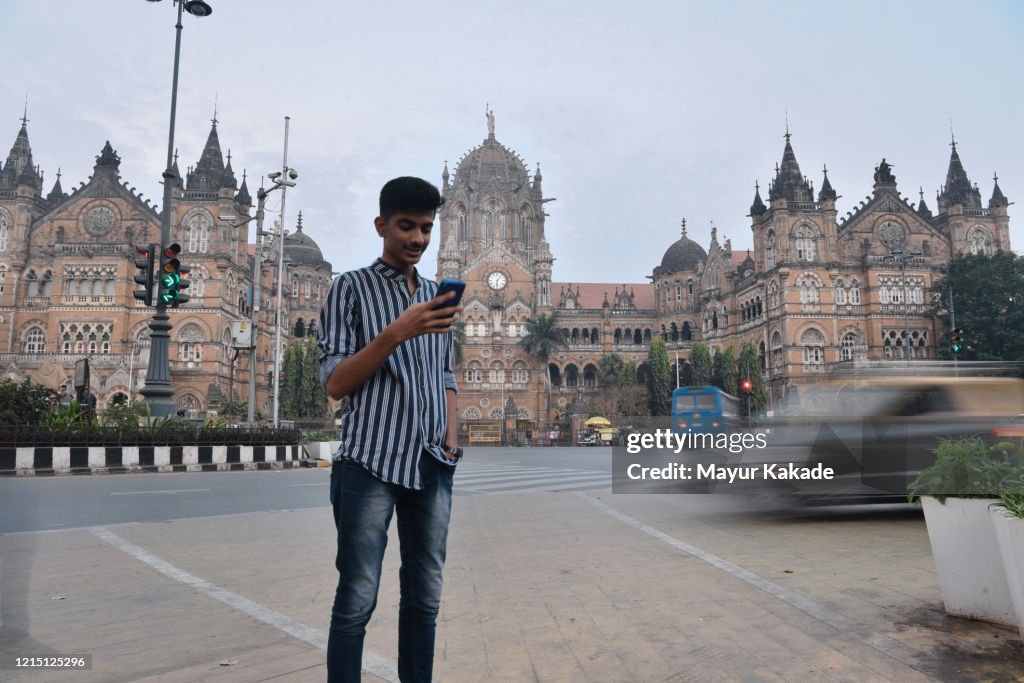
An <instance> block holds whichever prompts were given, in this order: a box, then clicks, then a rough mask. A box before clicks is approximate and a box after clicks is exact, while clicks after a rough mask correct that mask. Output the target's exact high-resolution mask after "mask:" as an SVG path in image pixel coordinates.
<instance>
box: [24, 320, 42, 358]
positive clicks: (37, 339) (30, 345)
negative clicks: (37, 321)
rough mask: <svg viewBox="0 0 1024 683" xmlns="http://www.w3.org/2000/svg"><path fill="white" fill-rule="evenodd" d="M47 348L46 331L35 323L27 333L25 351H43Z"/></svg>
mask: <svg viewBox="0 0 1024 683" xmlns="http://www.w3.org/2000/svg"><path fill="white" fill-rule="evenodd" d="M45 350H46V332H45V331H44V330H43V328H42V327H40V326H38V325H35V326H33V327H30V328H29V329H28V332H26V333H25V353H42V352H43V351H45Z"/></svg>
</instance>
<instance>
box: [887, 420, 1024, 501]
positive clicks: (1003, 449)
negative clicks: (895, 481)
mask: <svg viewBox="0 0 1024 683" xmlns="http://www.w3.org/2000/svg"><path fill="white" fill-rule="evenodd" d="M1016 450H1017V449H1016V447H1015V446H1014V445H1013V444H1012V443H1009V442H1005V441H1004V442H1000V443H997V444H995V445H989V444H988V443H987V442H986V441H985V440H984V439H982V438H981V437H977V436H964V437H959V438H956V439H943V440H942V441H940V442H939V447H938V448H936V449H935V464H934V465H932V466H931V467H927V468H925V469H923V470H921V472H920V474H918V475H917V479H915V480H914V481H913V482H911V484H910V485H909V486H908V487H907V488H908V490H909V491H910V496H909V499H910V500H911V502H913V501H915V500H917V499H918V498H920V497H921V496H931V497H933V498H935V499H936V500H938V501H939V502H940V503H945V502H946V498H948V497H954V498H996V497H998V496H999V495H1000V493H1001V492H1002V491H1003V490H1004V489H1003V484H1004V482H1006V481H1007V480H1008V479H1009V478H1011V477H1012V476H1013V475H1014V474H1015V473H1016V472H1018V471H1019V470H1018V469H1017V467H1016V465H1017V459H1018V458H1017V457H1016ZM1022 492H1024V491H1022Z"/></svg>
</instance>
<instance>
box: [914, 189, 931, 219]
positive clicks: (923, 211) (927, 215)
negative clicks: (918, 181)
mask: <svg viewBox="0 0 1024 683" xmlns="http://www.w3.org/2000/svg"><path fill="white" fill-rule="evenodd" d="M918 192H919V193H920V195H921V199H920V200H918V202H917V215H918V216H920V217H921V218H924V219H925V220H930V219H931V217H932V211H931V209H929V208H928V205H927V204H925V203H924V188H923V187H918Z"/></svg>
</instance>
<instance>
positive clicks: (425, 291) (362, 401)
mask: <svg viewBox="0 0 1024 683" xmlns="http://www.w3.org/2000/svg"><path fill="white" fill-rule="evenodd" d="M416 281H417V283H418V286H417V288H416V291H415V292H413V293H410V292H409V288H408V286H407V284H406V277H405V274H404V273H403V272H402V271H401V270H399V269H398V268H395V267H394V266H392V265H390V264H388V263H385V262H384V261H382V260H381V259H377V260H376V261H375V262H374V263H373V265H371V266H369V267H368V268H361V269H359V270H353V271H350V272H348V273H344V274H343V275H340V276H339V277H337V278H335V280H334V282H332V283H331V287H330V289H329V290H328V291H327V298H326V299H325V300H324V306H323V309H322V310H321V311H320V328H319V330H320V331H319V334H318V336H317V344H318V345H319V347H320V350H321V351H322V352H323V355H322V356H321V358H320V380H321V382H322V383H323V384H324V385H325V386H326V384H327V380H328V379H329V378H330V376H331V373H332V372H333V371H334V369H335V368H336V367H338V365H340V364H341V363H343V362H344V361H345V359H346V358H349V357H351V356H353V355H355V354H356V353H357V352H358V351H359V350H360V349H362V348H363V347H365V346H366V345H367V344H368V343H369V342H370V341H372V340H373V338H374V337H376V336H377V335H378V334H380V333H381V332H382V331H383V330H384V328H385V327H387V326H388V325H390V324H391V323H392V322H394V321H395V320H397V319H398V317H399V316H400V315H402V313H403V312H404V311H405V309H407V308H408V307H409V306H410V305H411V304H415V303H421V302H425V301H429V300H431V299H433V298H434V297H435V296H437V288H438V285H437V283H436V282H433V281H431V280H427V279H426V278H423V277H422V276H420V274H419V271H417V272H416ZM451 355H452V335H451V333H448V334H422V335H420V336H418V337H413V338H412V339H407V340H405V341H404V342H402V343H401V344H399V346H398V348H396V349H395V350H394V351H393V352H392V353H391V355H390V356H388V359H387V360H386V361H385V362H384V364H383V365H382V366H381V367H380V368H378V370H377V372H376V373H374V374H373V375H372V376H371V377H370V378H369V379H368V380H366V382H365V383H363V385H362V386H360V387H359V388H358V389H356V390H355V391H354V392H352V394H351V395H349V401H350V411H349V413H348V414H347V415H346V416H345V419H344V420H343V421H342V428H341V447H340V448H339V449H338V452H337V453H335V454H334V458H335V459H336V460H338V459H342V458H351V459H352V460H355V461H357V462H359V463H361V464H362V465H363V466H364V467H365V468H366V469H368V470H369V471H370V472H371V473H372V474H373V475H374V476H376V477H377V478H379V479H381V480H383V481H386V482H389V483H392V484H397V485H399V486H404V487H406V488H411V489H420V488H422V487H423V484H422V482H421V481H420V473H419V459H420V457H421V454H422V453H424V452H426V453H429V454H430V455H431V456H433V457H434V458H436V459H437V460H439V461H441V462H444V463H446V464H447V463H448V460H447V459H446V458H445V456H444V450H443V446H444V438H445V432H446V431H447V427H448V402H447V397H446V395H445V389H453V390H454V389H456V384H455V376H454V375H453V374H452V370H451Z"/></svg>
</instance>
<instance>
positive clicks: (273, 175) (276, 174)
mask: <svg viewBox="0 0 1024 683" xmlns="http://www.w3.org/2000/svg"><path fill="white" fill-rule="evenodd" d="M267 177H268V178H270V179H271V180H277V179H278V178H280V177H281V172H280V171H274V172H273V173H268V174H267Z"/></svg>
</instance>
